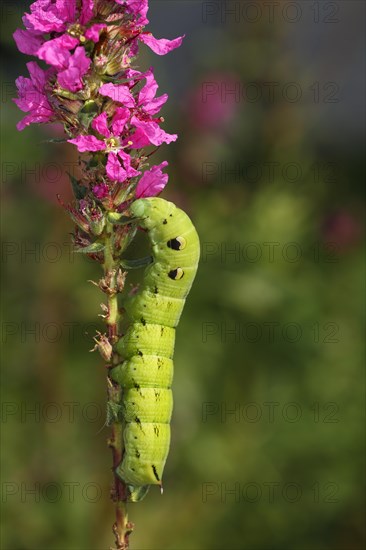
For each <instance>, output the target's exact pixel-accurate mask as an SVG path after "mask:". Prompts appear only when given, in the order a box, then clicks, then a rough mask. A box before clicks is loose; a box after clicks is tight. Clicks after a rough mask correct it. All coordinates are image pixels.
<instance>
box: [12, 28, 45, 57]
mask: <svg viewBox="0 0 366 550" xmlns="http://www.w3.org/2000/svg"><path fill="white" fill-rule="evenodd" d="M13 38H14V40H15V43H16V45H17V47H18V50H19V51H20V52H22V53H25V54H27V55H36V53H37V51H38V50H39V48H40V47H41V46H42V44H43V42H44V39H43V37H42V35H40V34H39V33H36V32H32V31H28V30H23V29H17V30H16V31H15V33H14V34H13Z"/></svg>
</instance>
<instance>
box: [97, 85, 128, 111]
mask: <svg viewBox="0 0 366 550" xmlns="http://www.w3.org/2000/svg"><path fill="white" fill-rule="evenodd" d="M99 93H100V94H101V95H104V96H107V97H110V98H111V99H113V101H118V102H119V103H123V105H124V106H125V107H131V108H133V107H135V100H134V98H133V95H132V94H131V92H130V90H129V89H128V86H125V85H124V84H122V85H119V86H116V85H115V84H112V83H111V82H109V83H108V84H103V86H101V87H100V88H99Z"/></svg>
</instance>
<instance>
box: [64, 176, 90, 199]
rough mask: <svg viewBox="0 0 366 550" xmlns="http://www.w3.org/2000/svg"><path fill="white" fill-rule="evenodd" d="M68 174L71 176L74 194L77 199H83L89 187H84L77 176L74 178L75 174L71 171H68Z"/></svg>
mask: <svg viewBox="0 0 366 550" xmlns="http://www.w3.org/2000/svg"><path fill="white" fill-rule="evenodd" d="M66 173H67V175H68V176H69V178H70V181H71V185H72V190H73V193H74V196H75V198H76V199H77V200H81V199H83V198H84V197H85V195H86V192H87V188H86V187H82V186H81V185H80V184H79V182H78V180H77V179H76V178H74V176H72V175H71V174H70V172H66Z"/></svg>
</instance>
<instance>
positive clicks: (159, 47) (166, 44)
mask: <svg viewBox="0 0 366 550" xmlns="http://www.w3.org/2000/svg"><path fill="white" fill-rule="evenodd" d="M184 37H185V35H183V36H179V37H178V38H174V40H166V39H165V38H160V40H159V39H157V38H155V37H154V36H153V35H152V34H151V33H147V34H140V35H139V36H138V39H139V40H141V42H144V44H146V45H147V46H149V48H151V49H152V51H153V52H155V53H156V54H158V55H165V54H167V53H169V52H171V51H172V50H175V48H179V46H180V45H181V44H182V42H183V38H184Z"/></svg>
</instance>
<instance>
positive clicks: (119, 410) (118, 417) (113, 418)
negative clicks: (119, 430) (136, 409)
mask: <svg viewBox="0 0 366 550" xmlns="http://www.w3.org/2000/svg"><path fill="white" fill-rule="evenodd" d="M122 419H123V407H122V405H118V404H117V403H114V402H113V401H108V402H107V419H106V424H107V426H110V425H111V424H113V423H114V422H121V421H122Z"/></svg>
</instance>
